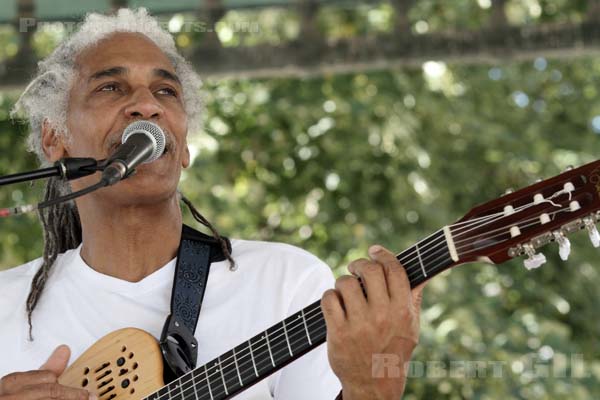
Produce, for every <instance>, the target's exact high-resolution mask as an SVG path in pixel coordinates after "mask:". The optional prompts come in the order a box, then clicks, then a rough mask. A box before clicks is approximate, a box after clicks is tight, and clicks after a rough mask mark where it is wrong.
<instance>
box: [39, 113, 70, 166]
mask: <svg viewBox="0 0 600 400" xmlns="http://www.w3.org/2000/svg"><path fill="white" fill-rule="evenodd" d="M42 150H43V151H44V155H45V156H46V159H47V160H48V161H50V162H55V161H57V160H60V159H61V158H63V157H64V156H65V154H66V152H67V150H66V148H65V145H64V143H63V137H62V136H61V135H60V134H58V132H57V131H56V129H55V128H54V127H52V125H51V124H50V122H49V121H48V120H47V119H44V122H42Z"/></svg>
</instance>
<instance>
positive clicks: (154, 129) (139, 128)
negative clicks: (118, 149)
mask: <svg viewBox="0 0 600 400" xmlns="http://www.w3.org/2000/svg"><path fill="white" fill-rule="evenodd" d="M134 133H143V134H145V135H146V136H148V137H149V138H151V139H152V140H153V141H154V144H155V146H154V151H153V152H152V156H150V158H148V159H147V160H146V161H144V164H145V163H149V162H152V161H154V160H157V159H158V158H159V157H160V156H162V155H163V153H164V152H165V144H166V138H165V134H164V132H163V130H162V129H161V128H160V126H158V125H156V124H155V123H153V122H150V121H135V122H132V123H131V124H129V125H128V126H127V128H125V130H124V131H123V136H122V137H121V143H125V141H126V140H127V138H129V137H130V136H131V135H133V134H134Z"/></svg>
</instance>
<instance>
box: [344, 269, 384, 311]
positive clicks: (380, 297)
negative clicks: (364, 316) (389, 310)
mask: <svg viewBox="0 0 600 400" xmlns="http://www.w3.org/2000/svg"><path fill="white" fill-rule="evenodd" d="M348 270H349V271H350V272H351V273H352V274H353V275H357V276H359V277H360V279H361V281H362V284H363V286H364V288H365V291H366V295H367V304H368V305H369V307H371V308H382V307H386V306H387V305H388V304H389V303H390V296H389V294H388V288H387V283H386V279H385V273H384V272H383V266H382V265H381V264H379V263H377V262H373V261H369V260H365V259H360V260H356V261H354V262H352V263H351V264H350V265H349V266H348Z"/></svg>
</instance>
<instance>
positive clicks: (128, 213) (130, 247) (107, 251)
mask: <svg viewBox="0 0 600 400" xmlns="http://www.w3.org/2000/svg"><path fill="white" fill-rule="evenodd" d="M86 200H87V201H82V202H78V203H77V206H78V209H79V212H80V216H81V228H82V238H83V247H82V249H81V257H82V258H83V260H84V261H85V262H86V263H87V264H88V265H89V266H90V267H91V268H93V269H94V270H96V271H98V272H100V273H102V274H105V275H110V276H113V277H115V278H118V279H122V280H126V281H130V282H137V281H140V280H142V279H143V278H144V277H146V276H148V275H150V274H152V273H153V272H154V271H156V270H158V269H159V268H161V267H162V266H164V265H165V264H167V263H168V262H169V261H170V260H172V259H173V258H174V257H175V256H176V255H177V250H178V248H179V242H180V239H181V225H182V216H181V209H180V208H179V203H178V200H177V196H175V195H174V196H173V197H171V198H169V199H166V200H165V201H163V202H159V203H154V204H143V205H127V206H114V205H111V206H110V207H107V206H102V205H103V204H110V203H109V202H102V201H95V200H94V199H90V198H88V199H86ZM99 203H101V204H99Z"/></svg>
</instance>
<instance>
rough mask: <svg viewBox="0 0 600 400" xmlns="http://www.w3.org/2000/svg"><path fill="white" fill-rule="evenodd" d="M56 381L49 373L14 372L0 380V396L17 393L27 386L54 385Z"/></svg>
mask: <svg viewBox="0 0 600 400" xmlns="http://www.w3.org/2000/svg"><path fill="white" fill-rule="evenodd" d="M57 380H58V379H57V377H56V375H55V374H54V373H53V372H50V371H28V372H15V373H12V374H9V375H6V376H5V377H3V378H2V379H1V380H0V396H3V395H10V394H15V393H18V392H20V391H21V390H23V388H25V387H27V386H32V385H40V384H44V383H56V382H57Z"/></svg>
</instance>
